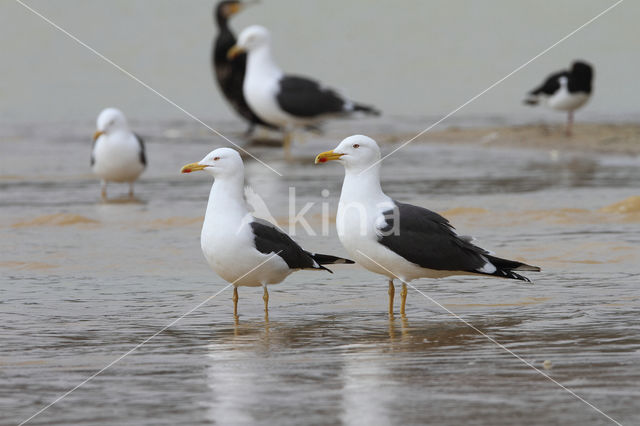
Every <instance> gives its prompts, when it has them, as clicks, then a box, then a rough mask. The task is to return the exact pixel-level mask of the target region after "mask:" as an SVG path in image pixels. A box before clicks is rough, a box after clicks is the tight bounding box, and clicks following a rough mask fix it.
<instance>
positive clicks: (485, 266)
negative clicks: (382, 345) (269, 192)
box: [316, 135, 540, 315]
mask: <svg viewBox="0 0 640 426" xmlns="http://www.w3.org/2000/svg"><path fill="white" fill-rule="evenodd" d="M331 160H336V161H338V162H340V163H342V165H343V166H344V168H345V177H344V183H343V184H342V193H341V194H340V203H339V205H338V214H337V217H336V227H337V230H338V237H339V238H340V241H341V242H342V244H343V245H344V247H345V248H346V249H347V251H348V252H349V254H350V255H351V256H352V257H353V259H354V260H355V261H356V262H358V263H359V264H361V265H362V266H364V267H365V268H367V269H368V270H370V271H372V272H375V273H377V274H381V275H385V276H387V277H388V278H389V314H390V315H393V297H394V293H395V288H394V286H393V280H394V278H398V279H399V280H400V281H401V282H402V292H401V293H400V295H401V297H402V303H401V307H400V313H401V314H402V315H404V313H405V303H406V297H407V286H406V284H405V283H407V282H409V281H412V280H415V279H417V278H441V277H447V276H450V275H491V276H495V277H500V278H512V279H516V280H522V281H527V282H529V279H528V278H526V277H524V276H522V275H519V274H517V273H516V272H514V271H539V270H540V268H538V267H536V266H530V265H526V264H524V263H521V262H516V261H513V260H507V259H502V258H499V257H495V256H493V255H492V254H491V253H490V252H488V251H486V250H484V249H482V248H480V247H478V246H476V245H475V244H473V242H472V241H473V239H472V238H471V237H465V236H460V235H458V234H457V233H456V231H455V229H454V228H453V226H452V225H451V224H450V223H449V221H448V220H447V219H445V218H444V217H442V216H440V215H439V214H437V213H434V212H432V211H430V210H427V209H425V208H422V207H418V206H413V205H411V204H405V203H400V202H398V201H394V200H392V199H391V198H389V196H387V195H386V194H385V193H384V192H382V188H381V187H380V148H378V145H377V144H376V142H375V141H374V140H373V139H371V138H369V137H367V136H362V135H354V136H350V137H348V138H346V139H344V140H343V141H342V142H341V143H340V144H339V145H338V146H337V147H336V148H335V149H334V150H333V151H327V152H323V153H321V154H318V156H317V157H316V164H317V163H324V162H327V161H331Z"/></svg>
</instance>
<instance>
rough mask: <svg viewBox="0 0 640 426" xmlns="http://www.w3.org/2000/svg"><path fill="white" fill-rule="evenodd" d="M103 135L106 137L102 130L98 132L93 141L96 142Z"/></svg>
mask: <svg viewBox="0 0 640 426" xmlns="http://www.w3.org/2000/svg"><path fill="white" fill-rule="evenodd" d="M102 135H104V132H103V131H102V130H98V131H97V132H95V133H94V134H93V141H94V142H95V141H96V140H97V139H98V138H99V137H100V136H102Z"/></svg>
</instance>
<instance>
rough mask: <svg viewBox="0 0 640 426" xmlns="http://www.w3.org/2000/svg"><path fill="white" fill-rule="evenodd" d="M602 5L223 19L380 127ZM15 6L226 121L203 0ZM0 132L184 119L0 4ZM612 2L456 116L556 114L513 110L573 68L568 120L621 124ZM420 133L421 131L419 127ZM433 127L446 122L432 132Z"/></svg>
mask: <svg viewBox="0 0 640 426" xmlns="http://www.w3.org/2000/svg"><path fill="white" fill-rule="evenodd" d="M612 3H613V2H603V1H601V0H584V1H580V2H575V1H559V2H539V1H531V0H525V1H518V2H513V1H508V0H494V1H491V2H489V3H487V2H472V1H459V0H456V1H444V0H442V1H438V0H434V1H416V0H407V1H403V2H401V3H397V2H391V1H386V2H371V1H367V0H352V1H347V2H345V1H339V0H326V1H321V2H318V1H312V0H300V1H295V2H291V1H285V0H263V1H262V2H261V3H259V4H258V5H255V6H252V7H248V8H247V9H246V10H244V11H243V12H242V13H240V14H238V16H236V17H234V18H233V19H232V21H231V25H232V27H233V28H234V29H235V32H236V34H237V33H238V32H240V31H241V30H242V29H243V28H244V27H246V26H248V25H250V24H256V23H259V24H262V25H264V26H266V27H267V28H269V29H270V30H271V31H272V35H273V46H274V54H275V57H276V60H277V61H278V63H279V64H280V65H281V67H282V68H283V69H284V70H286V71H287V72H290V73H299V74H302V75H309V76H313V77H315V78H318V79H319V80H320V81H322V82H325V83H327V84H329V85H331V86H333V87H336V88H338V89H342V90H343V91H345V93H346V94H348V95H349V96H350V97H352V98H354V99H358V100H360V101H363V102H368V103H370V104H373V105H376V106H377V107H379V108H380V109H381V110H382V111H383V113H384V115H385V116H391V117H393V116H396V117H397V116H400V117H418V118H436V117H438V116H441V115H444V114H446V113H448V112H449V111H451V110H452V109H454V108H456V107H457V106H459V105H460V104H462V103H463V102H466V101H467V100H468V99H469V98H470V97H471V96H473V95H475V94H477V93H479V92H480V91H482V90H484V89H485V88H487V87H488V86H489V85H490V84H492V83H494V82H495V81H496V80H498V79H499V78H501V77H503V76H504V75H506V74H507V73H509V72H511V71H512V70H514V69H515V68H516V67H518V66H519V65H521V64H522V63H524V62H525V61H527V60H529V59H530V58H532V57H533V56H534V55H536V54H537V53H539V52H540V51H542V50H543V49H545V48H547V47H549V46H550V45H551V44H553V43H555V42H556V41H557V40H559V39H560V38H561V37H563V36H565V35H567V34H568V33H569V32H570V31H572V30H574V29H575V28H577V27H578V26H580V25H582V24H583V23H585V22H586V21H587V20H589V19H591V18H592V17H593V16H595V15H597V14H598V13H599V12H600V11H602V10H603V9H605V8H606V7H607V6H608V5H610V4H612ZM28 4H30V5H32V6H33V7H34V8H36V9H38V10H39V11H40V12H41V13H43V14H44V15H45V16H47V17H49V18H50V19H51V20H52V21H53V22H55V23H57V24H59V25H60V26H61V27H63V28H64V29H66V30H68V31H69V32H70V33H71V34H73V35H75V36H77V37H78V38H79V39H81V40H82V41H84V42H86V43H87V44H88V45H89V46H91V47H93V48H95V49H96V50H97V51H98V52H100V53H102V54H104V55H105V56H107V57H108V58H110V59H111V60H113V61H114V62H115V63H117V64H119V65H121V66H122V67H123V68H125V69H126V70H128V71H130V72H131V73H133V74H134V75H136V76H137V77H138V78H140V79H141V80H142V81H144V82H146V83H148V84H149V85H150V86H152V87H153V88H155V89H157V90H158V91H159V92H161V93H162V94H164V95H166V96H167V97H169V98H170V99H172V100H173V101H175V102H176V103H178V104H179V105H181V106H183V107H184V108H185V109H187V110H188V111H190V112H192V113H193V114H195V115H196V116H198V117H199V118H201V119H203V120H204V121H206V122H208V123H215V122H221V121H233V120H235V119H236V118H235V116H234V114H233V113H232V112H231V111H230V109H229V108H228V106H227V105H226V103H225V102H224V100H223V99H222V98H221V96H220V95H219V93H218V88H217V86H216V85H215V83H214V81H213V78H212V75H211V71H210V67H209V63H210V57H209V55H210V47H211V42H212V40H213V37H214V35H215V33H216V29H215V27H214V22H213V16H212V15H213V14H212V9H213V2H212V1H209V0H190V1H187V2H179V1H175V0H156V1H153V2H149V1H143V0H112V1H109V2H104V1H93V0H88V1H87V0H57V1H55V2H51V1H47V0H32V1H29V2H28ZM0 8H1V10H2V13H1V14H0V27H1V28H2V34H3V37H2V41H1V42H0V43H1V44H2V51H3V59H2V61H0V73H1V75H2V76H3V78H2V79H1V80H0V121H1V122H3V123H16V122H27V123H33V122H36V123H37V122H60V121H74V122H75V121H90V122H91V123H93V121H94V120H95V117H96V115H97V113H98V111H100V110H101V109H102V108H103V107H106V106H112V105H117V106H119V107H120V108H121V109H122V110H123V111H125V113H126V114H127V116H128V117H129V119H130V120H133V121H135V120H136V119H138V120H171V119H183V118H184V115H183V114H182V113H181V112H180V111H178V110H176V109H175V108H174V107H172V106H171V105H169V104H167V103H166V102H165V101H163V100H162V99H160V98H158V97H157V96H156V95H154V94H153V93H151V92H149V91H147V90H145V89H144V88H142V87H141V86H140V85H139V84H138V83H136V82H135V81H133V80H131V79H130V78H129V77H127V76H125V75H124V74H122V73H120V72H118V71H117V70H116V69H114V68H113V67H112V66H110V65H108V64H106V63H105V62H104V61H102V60H101V59H100V58H98V57H96V56H95V55H94V54H92V53H91V52H89V51H88V50H87V49H85V48H84V47H81V46H79V45H78V44H76V43H75V42H73V41H72V40H70V39H68V38H67V36H66V35H64V34H62V33H61V32H59V31H57V30H55V29H54V28H53V27H51V26H50V25H48V24H45V22H43V21H42V20H41V19H40V18H38V17H36V16H34V15H33V14H31V13H30V12H29V11H27V10H26V9H25V8H23V7H22V6H20V5H19V4H17V3H15V2H10V1H6V2H3V3H2V5H1V6H0ZM639 14H640V4H639V3H637V2H625V3H624V7H618V8H615V9H614V10H612V11H611V12H610V13H608V14H607V15H606V16H605V17H604V18H603V19H600V20H598V21H596V22H594V23H592V24H591V25H589V26H587V27H586V28H584V29H583V30H582V31H580V33H579V36H575V37H572V38H570V39H568V40H566V41H565V42H563V43H561V44H560V45H558V46H557V47H556V48H554V49H553V50H551V51H550V52H549V53H547V54H546V55H544V56H543V57H541V58H539V59H538V60H536V61H535V62H533V63H532V64H530V65H529V66H527V67H526V68H524V69H523V70H522V71H520V72H518V73H517V74H515V75H514V76H512V77H511V78H509V79H508V80H507V81H505V82H503V83H502V84H500V85H499V86H497V87H496V88H494V89H493V90H491V91H490V92H488V93H487V94H485V95H484V96H482V97H481V98H479V99H478V100H477V101H475V102H473V103H472V104H471V105H469V106H468V107H466V108H465V109H464V110H462V111H460V112H459V114H458V115H456V118H459V117H467V118H469V119H474V120H482V119H502V120H506V121H507V122H508V123H520V122H535V121H536V120H540V119H543V118H544V119H545V120H546V121H548V120H551V121H555V122H562V121H563V120H564V119H565V117H564V116H563V115H562V114H557V113H554V112H553V111H548V110H547V109H545V108H536V109H531V108H527V107H525V106H524V105H522V103H521V100H522V98H523V97H524V94H525V92H526V91H527V90H529V89H530V88H533V87H534V86H535V85H537V84H539V83H540V82H541V81H542V79H543V77H545V76H546V75H548V74H549V73H550V72H552V71H555V70H558V69H562V68H566V67H568V66H569V63H570V61H572V60H573V59H577V58H582V59H586V60H588V61H590V62H591V63H593V64H594V65H595V68H596V77H595V93H594V97H593V99H592V100H591V101H590V103H589V104H588V105H587V106H586V107H585V108H583V109H582V110H581V111H580V112H579V114H578V120H580V119H582V120H585V119H588V120H600V121H602V120H607V121H616V122H619V121H629V120H634V119H635V118H636V117H637V115H638V112H639V109H640V107H638V102H637V98H638V97H637V93H636V91H635V89H636V88H637V87H638V86H637V72H636V70H637V69H638V65H640V64H639V62H640V59H639V57H638V55H635V54H634V52H635V51H636V48H637V26H636V23H635V21H636V17H637V16H638V15H639ZM310 17H312V19H310ZM427 124H430V123H429V122H425V123H424V127H426V125H427ZM443 124H446V123H443Z"/></svg>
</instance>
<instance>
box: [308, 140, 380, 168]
mask: <svg viewBox="0 0 640 426" xmlns="http://www.w3.org/2000/svg"><path fill="white" fill-rule="evenodd" d="M327 161H337V162H339V163H342V165H343V166H344V168H345V169H347V170H350V171H355V172H360V171H363V170H366V169H368V168H370V167H371V166H373V165H375V164H376V163H377V162H379V161H380V148H379V147H378V144H377V143H376V141H374V140H373V139H371V138H370V137H368V136H364V135H353V136H349V137H348V138H346V139H344V140H343V141H342V142H340V144H339V145H338V146H337V147H335V149H333V150H331V151H326V152H322V153H320V154H318V156H317V157H316V164H318V163H326V162H327Z"/></svg>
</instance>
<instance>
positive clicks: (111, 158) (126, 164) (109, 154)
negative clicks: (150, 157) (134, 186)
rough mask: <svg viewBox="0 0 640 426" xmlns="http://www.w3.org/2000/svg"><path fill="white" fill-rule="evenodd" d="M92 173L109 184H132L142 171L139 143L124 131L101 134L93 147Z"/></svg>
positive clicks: (134, 137)
mask: <svg viewBox="0 0 640 426" xmlns="http://www.w3.org/2000/svg"><path fill="white" fill-rule="evenodd" d="M93 158H94V163H93V166H92V170H93V172H94V173H95V174H96V175H98V177H100V179H104V180H106V181H110V182H133V181H135V180H137V179H138V177H140V175H141V174H142V172H143V171H144V168H145V166H144V164H142V163H141V162H140V142H139V141H138V138H137V137H136V135H134V134H133V133H131V132H130V131H126V130H119V131H116V132H113V133H112V134H106V133H105V134H102V135H100V136H99V137H98V139H96V143H95V146H94V147H93Z"/></svg>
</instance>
